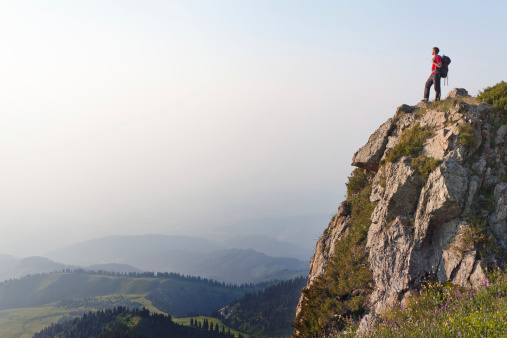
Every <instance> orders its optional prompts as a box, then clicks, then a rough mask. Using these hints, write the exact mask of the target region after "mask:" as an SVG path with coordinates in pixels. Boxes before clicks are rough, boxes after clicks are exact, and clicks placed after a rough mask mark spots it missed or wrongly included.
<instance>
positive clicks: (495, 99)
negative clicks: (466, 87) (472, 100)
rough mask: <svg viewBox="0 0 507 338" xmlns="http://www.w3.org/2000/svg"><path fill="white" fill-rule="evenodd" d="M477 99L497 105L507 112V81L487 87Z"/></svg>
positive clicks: (504, 112) (503, 111)
mask: <svg viewBox="0 0 507 338" xmlns="http://www.w3.org/2000/svg"><path fill="white" fill-rule="evenodd" d="M477 100H479V101H481V102H486V103H489V104H493V105H495V106H496V107H497V108H498V109H500V110H501V111H502V113H503V114H504V115H505V114H507V83H506V82H504V81H502V82H500V83H497V84H496V85H494V86H493V87H487V88H486V89H484V90H483V91H480V92H479V95H477Z"/></svg>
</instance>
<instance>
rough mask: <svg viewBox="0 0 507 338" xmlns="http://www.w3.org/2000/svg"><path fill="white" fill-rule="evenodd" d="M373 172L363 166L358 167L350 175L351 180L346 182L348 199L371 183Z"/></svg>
mask: <svg viewBox="0 0 507 338" xmlns="http://www.w3.org/2000/svg"><path fill="white" fill-rule="evenodd" d="M370 178H371V173H368V172H367V171H366V170H364V169H361V168H356V169H354V170H353V171H352V174H350V176H349V177H348V179H349V181H348V182H347V183H345V185H346V186H347V199H350V198H351V196H353V195H356V194H358V193H360V192H361V190H363V189H364V188H366V187H367V186H368V185H369V184H370Z"/></svg>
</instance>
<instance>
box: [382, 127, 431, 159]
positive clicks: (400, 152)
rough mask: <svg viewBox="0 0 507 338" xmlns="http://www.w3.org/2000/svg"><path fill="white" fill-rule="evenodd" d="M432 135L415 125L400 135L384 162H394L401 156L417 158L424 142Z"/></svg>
mask: <svg viewBox="0 0 507 338" xmlns="http://www.w3.org/2000/svg"><path fill="white" fill-rule="evenodd" d="M432 134H433V132H431V131H430V130H425V129H424V128H422V127H421V126H420V125H419V123H417V124H416V125H414V126H413V127H412V128H411V129H409V130H407V131H405V132H404V133H403V134H401V136H400V141H399V142H398V143H397V144H396V145H395V146H394V148H393V149H391V150H390V151H389V152H388V154H387V156H386V159H385V162H394V161H396V160H397V159H399V158H401V157H403V156H410V157H417V156H418V155H419V153H420V152H421V151H422V150H423V144H424V141H425V140H426V139H427V138H428V137H430V136H431V135H432Z"/></svg>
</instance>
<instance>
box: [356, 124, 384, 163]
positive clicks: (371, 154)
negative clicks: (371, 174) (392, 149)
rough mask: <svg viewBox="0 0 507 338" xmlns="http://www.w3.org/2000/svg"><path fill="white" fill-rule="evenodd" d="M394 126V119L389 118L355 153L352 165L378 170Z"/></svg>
mask: <svg viewBox="0 0 507 338" xmlns="http://www.w3.org/2000/svg"><path fill="white" fill-rule="evenodd" d="M393 127H394V125H393V123H392V119H389V120H387V122H385V123H384V124H383V125H381V126H380V128H378V129H377V130H376V131H375V132H374V133H373V134H372V135H371V136H370V138H369V139H368V142H367V143H366V144H365V145H364V146H363V147H362V148H361V149H359V150H358V151H357V152H356V153H355V154H354V157H353V158H352V165H353V166H356V167H359V168H363V169H368V170H372V171H377V170H378V168H379V164H380V159H381V158H382V156H383V155H384V151H385V149H386V145H387V140H388V136H389V134H390V133H391V131H392V129H393Z"/></svg>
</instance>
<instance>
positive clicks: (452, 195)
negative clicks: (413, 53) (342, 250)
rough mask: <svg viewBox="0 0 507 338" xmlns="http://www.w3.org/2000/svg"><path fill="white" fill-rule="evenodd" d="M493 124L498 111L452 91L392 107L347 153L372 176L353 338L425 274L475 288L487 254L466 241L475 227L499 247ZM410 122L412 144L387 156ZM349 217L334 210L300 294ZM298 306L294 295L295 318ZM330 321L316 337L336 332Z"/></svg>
mask: <svg viewBox="0 0 507 338" xmlns="http://www.w3.org/2000/svg"><path fill="white" fill-rule="evenodd" d="M502 121H504V120H503V119H502V117H501V112H498V111H497V110H495V109H493V107H492V106H490V105H487V104H482V103H478V102H476V101H475V100H473V99H472V98H470V97H469V96H468V93H467V92H466V90H464V89H455V90H453V91H451V92H450V93H449V97H448V99H447V100H444V101H441V102H440V103H439V104H429V105H428V104H419V105H418V106H409V105H403V106H400V107H399V108H398V110H397V112H396V115H395V116H394V117H393V118H391V119H388V120H387V122H385V123H384V124H382V125H381V126H380V127H379V129H378V130H376V131H375V132H374V133H373V134H372V135H371V137H370V138H369V140H368V142H367V143H366V144H365V145H364V146H363V147H361V148H360V149H359V150H358V151H357V152H356V153H355V154H354V156H353V159H352V165H353V166H356V167H359V168H362V169H364V170H367V171H371V172H373V173H374V175H375V176H374V178H373V179H372V182H371V184H372V189H371V191H372V192H371V195H370V201H371V202H374V203H376V206H375V209H374V211H373V213H372V214H371V225H370V228H369V230H368V234H367V239H366V240H365V244H364V245H365V248H366V249H367V250H369V259H368V261H369V265H370V267H369V268H370V270H371V275H372V279H373V283H372V284H373V285H372V289H371V293H370V294H369V296H368V299H367V301H366V303H365V304H364V308H365V317H364V318H363V321H362V322H361V324H360V328H359V330H358V335H359V336H367V335H368V333H369V332H371V330H373V329H374V328H375V325H376V323H377V317H378V316H379V315H381V314H382V313H384V312H385V311H387V310H389V309H391V308H392V307H393V306H395V305H397V304H399V303H400V302H402V301H403V299H404V298H405V299H406V298H407V297H409V296H410V295H412V294H416V293H417V292H418V291H419V290H420V288H421V285H422V284H423V283H424V281H425V280H426V279H427V278H429V277H431V278H436V279H437V280H439V281H441V282H447V281H450V282H452V283H455V284H459V285H461V286H464V287H469V288H473V287H477V286H479V285H480V284H481V283H483V282H484V280H485V278H486V276H485V273H484V270H485V268H486V267H487V266H488V265H491V264H492V262H493V261H494V260H495V259H497V257H495V254H494V253H492V252H489V253H487V252H485V251H484V252H480V248H478V247H477V245H475V244H474V242H473V236H474V231H475V230H474V229H477V227H485V228H487V229H488V230H487V231H488V233H489V234H491V235H492V238H493V239H492V240H493V241H494V242H495V245H496V247H497V248H498V247H503V249H504V250H507V183H506V182H505V179H506V177H507V176H506V173H507V171H506V169H507V168H506V165H507V142H506V135H507V125H505V124H503V123H502ZM416 125H418V126H419V127H420V128H422V130H425V131H430V133H428V135H426V137H425V138H424V142H423V143H422V148H421V149H419V151H418V152H417V153H409V154H403V153H402V156H399V157H397V158H395V159H394V160H393V159H392V157H391V158H390V157H389V156H388V155H389V154H390V152H392V151H397V150H399V149H400V148H401V147H402V146H404V145H403V142H406V137H405V138H404V136H403V135H404V133H407V132H409V131H410V130H412V128H413V127H414V126H416ZM391 155H392V153H391ZM421 155H424V156H425V159H426V160H428V161H429V160H431V161H433V162H432V163H433V164H434V167H432V168H431V169H430V170H427V171H426V172H425V171H424V168H423V167H422V166H418V165H417V163H416V162H414V159H415V158H419V159H420V158H422V157H419V156H421ZM389 159H390V160H389ZM428 163H430V162H428ZM343 205H344V204H342V207H343ZM345 205H346V204H345ZM341 210H342V211H343V208H341ZM351 217H352V216H351V215H349V214H347V212H339V213H338V214H337V216H335V218H334V219H333V220H332V222H331V223H330V224H329V227H328V228H327V229H326V230H325V232H324V234H323V236H322V237H321V238H320V239H319V241H318V242H317V246H316V251H315V254H314V257H313V260H312V262H311V269H310V276H309V277H310V278H309V279H308V286H307V288H311V287H312V285H313V283H314V281H315V280H316V278H319V276H323V275H325V272H326V264H327V262H328V261H329V260H330V259H332V257H333V253H334V251H335V248H336V247H337V246H339V245H340V241H342V240H343V238H346V236H347V234H348V231H349V226H350V224H351ZM351 296H353V295H351ZM304 304H305V302H304V295H302V297H301V300H300V304H299V306H298V310H297V311H298V314H299V313H300V311H301V309H302V307H303V306H304ZM297 320H298V317H296V321H297ZM332 321H333V319H329V320H328V322H329V323H330V324H329V327H330V328H332V329H329V330H328V331H326V330H325V329H324V331H323V332H322V335H323V336H333V335H338V334H339V333H340V332H339V329H337V326H336V325H334V326H333V325H332ZM299 335H300V333H299V332H298V331H295V333H294V336H299Z"/></svg>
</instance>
